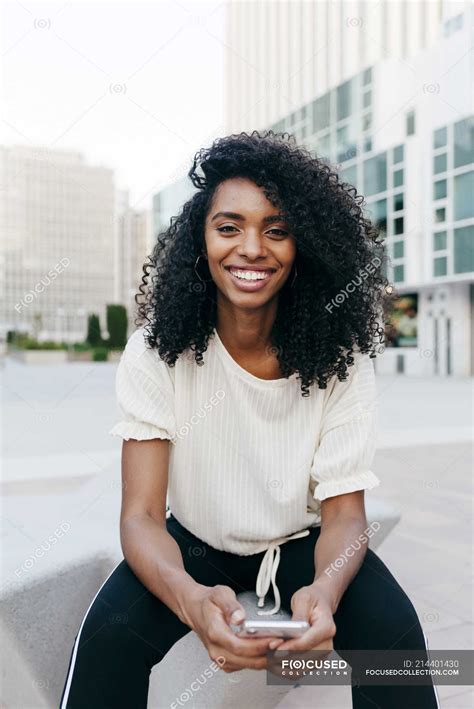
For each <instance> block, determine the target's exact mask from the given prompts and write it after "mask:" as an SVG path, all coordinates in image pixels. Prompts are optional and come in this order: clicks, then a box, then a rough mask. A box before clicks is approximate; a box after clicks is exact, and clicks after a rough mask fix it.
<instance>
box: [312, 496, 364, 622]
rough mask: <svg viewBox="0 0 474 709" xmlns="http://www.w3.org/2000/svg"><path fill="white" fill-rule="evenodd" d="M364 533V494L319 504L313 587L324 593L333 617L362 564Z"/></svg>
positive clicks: (336, 498)
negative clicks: (322, 590) (319, 526)
mask: <svg viewBox="0 0 474 709" xmlns="http://www.w3.org/2000/svg"><path fill="white" fill-rule="evenodd" d="M366 529H367V519H366V516H365V505H364V490H358V491H357V492H350V493H347V494H345V495H337V496H335V497H329V498H327V499H326V500H323V501H322V502H321V532H320V534H319V537H318V541H317V542H316V546H315V551H314V565H315V569H316V575H315V579H314V584H315V585H316V586H317V587H321V588H324V589H326V592H327V594H328V598H329V600H330V603H331V610H332V612H333V613H335V612H336V610H337V607H338V605H339V602H340V600H341V598H342V596H343V595H344V592H345V590H346V588H347V587H348V586H349V584H350V582H351V581H352V579H353V578H354V576H355V575H356V573H357V572H358V570H359V568H360V567H361V565H362V562H363V560H364V556H365V553H366V551H367V541H368V540H367V534H364V532H365V531H366ZM361 535H362V537H361V539H359V537H360V536H361Z"/></svg>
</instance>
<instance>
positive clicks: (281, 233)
mask: <svg viewBox="0 0 474 709" xmlns="http://www.w3.org/2000/svg"><path fill="white" fill-rule="evenodd" d="M272 232H279V233H278V234H276V236H288V232H287V231H284V230H283V229H278V228H277V227H274V228H273V229H270V231H269V232H268V233H269V234H271V233H272Z"/></svg>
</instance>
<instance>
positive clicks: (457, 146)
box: [454, 116, 474, 167]
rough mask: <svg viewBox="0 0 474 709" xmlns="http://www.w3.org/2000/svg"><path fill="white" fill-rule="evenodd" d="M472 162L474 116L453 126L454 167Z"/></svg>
mask: <svg viewBox="0 0 474 709" xmlns="http://www.w3.org/2000/svg"><path fill="white" fill-rule="evenodd" d="M471 162H474V116H471V117H470V118H465V119H464V120H463V121H458V123H455V124H454V167H461V165H469V164H470V163H471Z"/></svg>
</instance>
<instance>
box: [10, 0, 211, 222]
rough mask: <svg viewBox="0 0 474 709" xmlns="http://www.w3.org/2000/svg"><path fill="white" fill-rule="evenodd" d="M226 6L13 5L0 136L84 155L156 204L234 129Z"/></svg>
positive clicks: (143, 201) (145, 204) (134, 196)
mask: <svg viewBox="0 0 474 709" xmlns="http://www.w3.org/2000/svg"><path fill="white" fill-rule="evenodd" d="M224 13H225V2H224V1H222V0H221V1H217V2H199V1H197V0H196V1H192V0H179V1H178V0H154V1H153V2H141V3H140V2H133V3H132V2H115V1H112V0H111V1H109V2H87V1H80V2H78V1H77V0H72V1H71V2H59V1H57V2H50V3H44V2H23V1H22V2H18V1H16V2H8V3H4V5H3V16H4V20H3V40H2V54H3V67H4V70H3V121H2V134H1V136H0V142H1V143H2V144H3V145H18V144H20V145H31V146H35V147H53V148H57V149H66V150H70V149H72V150H76V151H80V152H81V153H83V154H84V157H85V159H86V162H87V163H88V164H91V165H103V166H106V167H109V168H112V169H113V170H114V172H115V184H116V187H117V188H118V189H129V190H130V202H131V205H132V206H133V207H135V208H136V209H146V208H150V207H151V199H152V196H153V194H154V193H156V192H157V191H159V190H160V189H161V188H162V187H164V186H166V185H167V184H170V183H171V182H173V181H175V180H176V179H178V178H179V177H181V176H183V175H185V174H186V171H187V169H189V166H190V163H191V160H192V157H193V155H194V153H195V152H196V151H197V150H199V149H200V148H201V147H204V146H206V145H210V144H211V143H212V140H213V139H214V138H215V137H216V136H218V135H223V134H224V126H223V119H224V113H223V104H224V94H223V86H224V84H223V81H224V74H223V72H224V16H225V15H224ZM188 163H189V165H188Z"/></svg>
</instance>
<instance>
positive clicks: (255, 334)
mask: <svg viewBox="0 0 474 709" xmlns="http://www.w3.org/2000/svg"><path fill="white" fill-rule="evenodd" d="M276 305H277V304H276V302H275V305H273V303H269V304H268V307H266V308H262V309H260V310H257V311H251V310H244V309H242V308H235V307H234V306H233V305H232V304H230V307H229V306H225V305H223V304H218V308H217V325H216V330H217V332H218V334H219V337H220V338H221V340H222V342H223V343H224V345H225V346H226V348H227V349H229V350H234V351H235V352H237V353H239V352H240V353H242V354H251V353H254V354H259V353H262V352H265V351H267V350H268V348H269V347H270V346H271V341H270V333H271V330H272V327H273V323H274V321H275V317H276Z"/></svg>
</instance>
